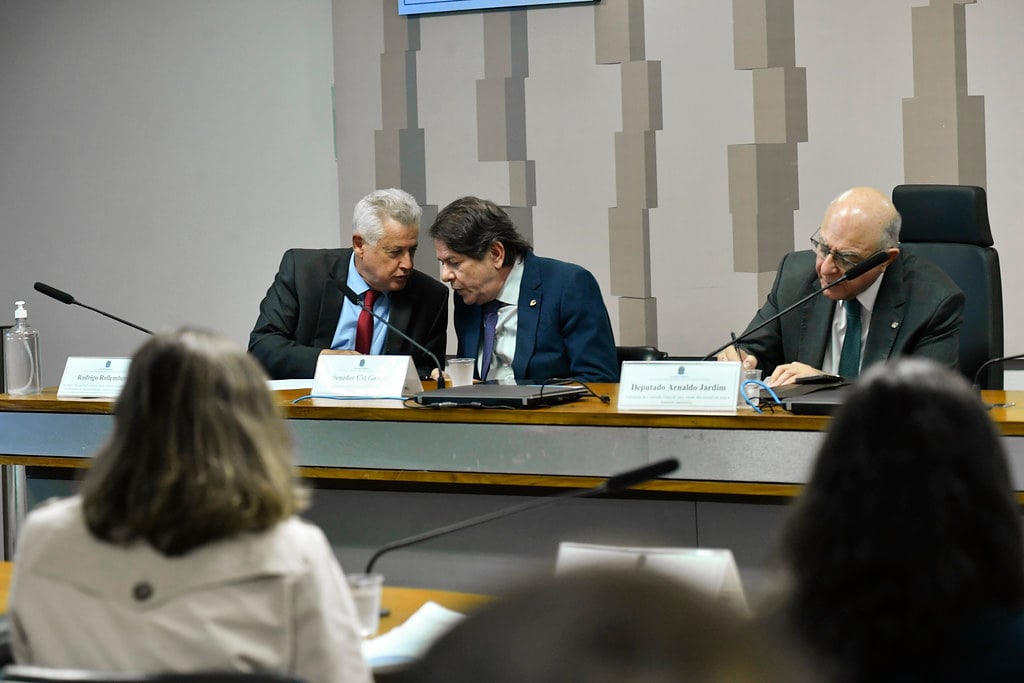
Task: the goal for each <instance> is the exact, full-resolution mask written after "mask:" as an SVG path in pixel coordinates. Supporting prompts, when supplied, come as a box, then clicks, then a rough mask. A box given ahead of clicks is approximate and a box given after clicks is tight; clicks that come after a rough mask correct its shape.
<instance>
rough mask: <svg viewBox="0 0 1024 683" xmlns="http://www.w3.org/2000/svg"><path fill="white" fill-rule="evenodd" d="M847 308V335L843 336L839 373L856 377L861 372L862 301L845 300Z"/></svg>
mask: <svg viewBox="0 0 1024 683" xmlns="http://www.w3.org/2000/svg"><path fill="white" fill-rule="evenodd" d="M843 307H844V308H845V309H846V337H844V338H843V352H842V353H841V354H840V355H839V374H840V375H841V376H842V377H856V376H857V375H859V374H860V331H861V323H860V308H861V306H860V302H859V301H857V300H856V299H848V300H847V301H844V302H843Z"/></svg>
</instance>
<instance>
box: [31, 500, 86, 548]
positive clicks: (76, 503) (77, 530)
mask: <svg viewBox="0 0 1024 683" xmlns="http://www.w3.org/2000/svg"><path fill="white" fill-rule="evenodd" d="M84 531H85V518H84V517H83V516H82V499H81V498H80V497H79V496H72V497H70V498H51V499H49V500H47V501H45V502H43V503H41V504H40V505H39V506H38V507H36V508H34V509H33V510H32V511H31V512H30V513H29V514H28V516H27V517H26V518H25V523H24V525H23V527H22V531H21V534H20V535H19V537H18V545H19V547H21V546H23V545H25V544H26V543H32V542H33V541H35V540H37V539H40V538H45V537H50V536H54V535H58V536H66V535H68V534H73V535H76V536H78V535H81V534H82V533H83V532H84Z"/></svg>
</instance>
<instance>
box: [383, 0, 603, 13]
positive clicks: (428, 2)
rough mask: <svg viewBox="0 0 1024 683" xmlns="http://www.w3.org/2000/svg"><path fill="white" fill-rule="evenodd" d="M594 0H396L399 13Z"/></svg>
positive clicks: (557, 3)
mask: <svg viewBox="0 0 1024 683" xmlns="http://www.w3.org/2000/svg"><path fill="white" fill-rule="evenodd" d="M582 2H596V0H398V13H399V14H434V13H439V12H466V11H469V10H476V9H495V8H497V7H530V6H531V5H567V4H570V3H582Z"/></svg>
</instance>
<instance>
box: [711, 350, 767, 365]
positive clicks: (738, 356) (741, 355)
mask: <svg viewBox="0 0 1024 683" xmlns="http://www.w3.org/2000/svg"><path fill="white" fill-rule="evenodd" d="M715 360H718V361H733V362H738V363H743V369H744V370H753V369H754V368H756V367H757V356H755V355H754V354H752V353H747V352H746V351H744V350H743V349H741V348H739V347H737V346H736V345H732V346H730V347H728V348H726V349H723V350H722V351H720V352H719V354H718V355H717V356H715Z"/></svg>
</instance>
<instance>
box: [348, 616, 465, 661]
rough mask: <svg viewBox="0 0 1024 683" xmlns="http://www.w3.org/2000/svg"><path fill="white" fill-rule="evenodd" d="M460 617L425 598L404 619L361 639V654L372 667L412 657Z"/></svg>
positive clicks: (417, 654)
mask: <svg viewBox="0 0 1024 683" xmlns="http://www.w3.org/2000/svg"><path fill="white" fill-rule="evenodd" d="M464 618H465V617H464V616H463V615H462V614H460V613H458V612H455V611H453V610H450V609H448V608H447V607H442V606H441V605H439V604H437V603H436V602H432V601H429V600H428V601H427V602H425V603H423V606H422V607H420V608H419V609H418V610H416V612H415V613H414V614H413V615H412V616H411V617H409V618H408V619H406V620H405V623H403V624H401V625H399V626H396V627H395V628H393V629H391V630H390V631H388V632H387V633H385V634H384V635H382V636H377V637H376V638H370V639H369V640H364V641H363V657H364V658H365V659H366V661H367V662H368V663H369V664H370V668H374V669H375V668H377V667H384V666H395V665H396V664H406V663H408V662H411V661H414V660H415V659H417V658H419V657H420V656H421V655H422V654H423V653H424V652H426V651H427V648H429V647H430V646H431V645H432V644H433V643H434V641H435V640H437V639H438V638H440V637H441V636H442V635H444V633H445V632H446V631H448V630H449V629H450V628H452V627H453V626H455V624H457V623H459V622H460V621H462V619H464Z"/></svg>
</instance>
